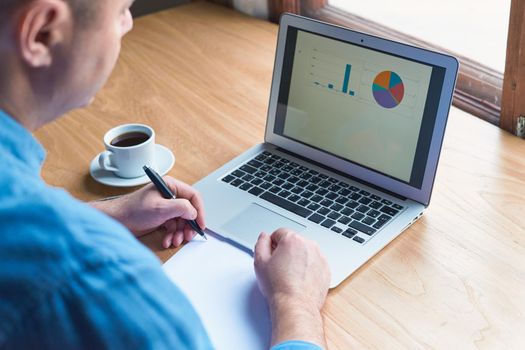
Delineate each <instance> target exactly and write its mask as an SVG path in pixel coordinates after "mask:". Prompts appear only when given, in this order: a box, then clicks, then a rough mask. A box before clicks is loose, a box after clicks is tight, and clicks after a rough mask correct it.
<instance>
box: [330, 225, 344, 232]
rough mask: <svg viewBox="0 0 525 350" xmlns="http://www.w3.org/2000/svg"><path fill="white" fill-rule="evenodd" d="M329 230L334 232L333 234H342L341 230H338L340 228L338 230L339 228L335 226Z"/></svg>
mask: <svg viewBox="0 0 525 350" xmlns="http://www.w3.org/2000/svg"><path fill="white" fill-rule="evenodd" d="M331 230H332V231H334V232H337V233H341V232H343V230H342V229H340V228H339V227H337V226H334V227H332V229H331Z"/></svg>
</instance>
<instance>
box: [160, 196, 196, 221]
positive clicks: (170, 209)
mask: <svg viewBox="0 0 525 350" xmlns="http://www.w3.org/2000/svg"><path fill="white" fill-rule="evenodd" d="M163 204H164V205H163V207H162V208H161V215H162V216H163V217H164V219H166V220H169V219H173V218H183V219H186V220H194V219H195V218H197V209H195V208H194V207H193V205H191V203H190V201H189V200H187V199H183V198H180V199H169V200H165V201H163Z"/></svg>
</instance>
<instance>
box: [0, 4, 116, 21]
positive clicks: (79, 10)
mask: <svg viewBox="0 0 525 350" xmlns="http://www.w3.org/2000/svg"><path fill="white" fill-rule="evenodd" d="M32 1H35V0H0V14H8V15H9V13H11V12H12V11H14V10H16V9H17V8H18V7H20V6H22V5H25V4H27V3H30V2H32ZM62 1H64V2H66V3H67V4H69V6H70V7H71V10H72V12H73V15H74V16H75V19H77V20H79V21H80V20H85V19H86V18H88V17H91V14H92V12H93V8H94V3H97V2H99V1H97V0H62ZM110 1H111V0H110Z"/></svg>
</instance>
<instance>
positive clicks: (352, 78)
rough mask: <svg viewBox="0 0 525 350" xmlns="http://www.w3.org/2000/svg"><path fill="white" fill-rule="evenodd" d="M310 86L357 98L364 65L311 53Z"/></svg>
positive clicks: (341, 58)
mask: <svg viewBox="0 0 525 350" xmlns="http://www.w3.org/2000/svg"><path fill="white" fill-rule="evenodd" d="M309 65H310V72H309V73H308V74H309V80H308V84H310V85H311V86H315V87H318V88H321V89H326V90H329V91H330V92H332V93H335V94H339V95H341V96H345V97H349V98H351V97H354V96H357V89H356V87H357V85H356V82H358V81H359V74H360V72H361V70H362V63H361V62H360V61H356V60H349V59H346V58H343V57H337V56H334V55H332V54H329V53H326V52H323V51H321V50H318V49H316V48H313V49H312V51H311V57H310V62H309Z"/></svg>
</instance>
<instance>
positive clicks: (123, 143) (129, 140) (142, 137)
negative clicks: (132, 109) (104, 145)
mask: <svg viewBox="0 0 525 350" xmlns="http://www.w3.org/2000/svg"><path fill="white" fill-rule="evenodd" d="M148 139H149V135H148V134H145V133H143V132H140V131H131V132H127V133H125V134H122V135H118V136H117V137H115V138H114V139H113V140H112V141H111V142H110V144H111V146H115V147H131V146H136V145H140V144H141V143H144V142H146V141H148Z"/></svg>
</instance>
